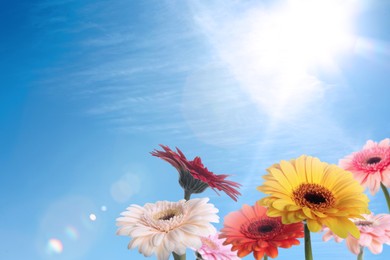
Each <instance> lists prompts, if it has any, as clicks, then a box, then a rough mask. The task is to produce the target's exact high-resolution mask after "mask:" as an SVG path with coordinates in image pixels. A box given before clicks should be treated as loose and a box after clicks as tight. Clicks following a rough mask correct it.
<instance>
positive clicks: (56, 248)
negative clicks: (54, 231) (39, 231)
mask: <svg viewBox="0 0 390 260" xmlns="http://www.w3.org/2000/svg"><path fill="white" fill-rule="evenodd" d="M63 250H64V246H63V245H62V242H61V240H59V239H56V238H51V239H49V241H48V242H47V253H48V254H53V253H55V254H61V253H62V251H63Z"/></svg>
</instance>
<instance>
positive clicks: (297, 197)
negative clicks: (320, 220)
mask: <svg viewBox="0 0 390 260" xmlns="http://www.w3.org/2000/svg"><path fill="white" fill-rule="evenodd" d="M293 199H294V201H295V203H297V204H298V205H299V206H301V207H308V208H310V209H312V210H318V211H321V210H324V209H327V208H330V207H332V206H333V205H334V204H335V202H336V199H335V197H334V196H333V194H332V192H331V191H329V190H328V189H326V188H325V187H323V186H321V185H319V184H315V183H305V184H301V185H299V186H298V188H297V189H296V190H294V191H293Z"/></svg>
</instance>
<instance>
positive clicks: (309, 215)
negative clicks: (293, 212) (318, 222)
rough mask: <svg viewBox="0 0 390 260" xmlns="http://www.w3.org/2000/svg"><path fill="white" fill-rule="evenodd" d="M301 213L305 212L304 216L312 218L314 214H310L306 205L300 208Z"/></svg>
mask: <svg viewBox="0 0 390 260" xmlns="http://www.w3.org/2000/svg"><path fill="white" fill-rule="evenodd" d="M302 210H303V213H305V215H306V217H308V218H311V219H313V218H314V216H313V215H312V214H311V210H310V209H309V208H308V207H303V208H302Z"/></svg>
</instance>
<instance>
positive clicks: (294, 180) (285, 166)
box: [280, 160, 302, 188]
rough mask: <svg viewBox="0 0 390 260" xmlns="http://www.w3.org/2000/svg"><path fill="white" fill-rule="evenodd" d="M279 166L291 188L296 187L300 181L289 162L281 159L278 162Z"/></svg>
mask: <svg viewBox="0 0 390 260" xmlns="http://www.w3.org/2000/svg"><path fill="white" fill-rule="evenodd" d="M280 167H281V169H282V171H283V173H284V174H285V175H286V177H287V179H288V181H289V182H290V184H291V186H292V187H293V188H296V187H298V186H299V184H300V183H302V181H301V180H300V179H299V177H298V174H297V172H296V171H295V169H294V167H293V166H292V165H291V163H290V162H287V161H283V160H282V161H281V162H280Z"/></svg>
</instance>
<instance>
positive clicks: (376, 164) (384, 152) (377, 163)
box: [339, 138, 390, 195]
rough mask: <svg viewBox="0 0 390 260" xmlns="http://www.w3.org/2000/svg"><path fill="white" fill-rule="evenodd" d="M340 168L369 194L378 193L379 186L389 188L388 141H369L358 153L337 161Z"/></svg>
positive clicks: (389, 150)
mask: <svg viewBox="0 0 390 260" xmlns="http://www.w3.org/2000/svg"><path fill="white" fill-rule="evenodd" d="M339 165H340V167H341V168H343V169H345V170H347V171H350V172H352V174H353V175H354V177H355V179H356V180H358V181H359V182H360V184H361V185H362V186H364V187H367V188H368V189H369V190H370V192H371V194H372V195H374V194H375V193H377V192H378V190H379V187H380V184H381V183H383V184H384V185H385V186H386V187H390V139H389V138H386V139H384V140H382V141H381V142H379V143H376V142H373V141H371V140H369V141H367V143H366V145H365V146H364V147H363V149H362V150H361V151H359V152H354V153H352V154H350V155H348V156H347V157H345V158H344V159H341V160H340V161H339Z"/></svg>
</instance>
